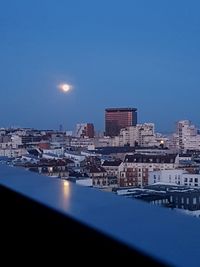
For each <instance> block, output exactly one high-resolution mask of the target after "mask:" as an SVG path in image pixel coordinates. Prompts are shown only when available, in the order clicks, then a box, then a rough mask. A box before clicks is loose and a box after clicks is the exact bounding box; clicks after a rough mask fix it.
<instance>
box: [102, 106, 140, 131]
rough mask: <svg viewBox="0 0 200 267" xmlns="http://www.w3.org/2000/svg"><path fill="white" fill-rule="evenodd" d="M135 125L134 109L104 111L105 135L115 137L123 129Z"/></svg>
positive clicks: (135, 112) (135, 110)
mask: <svg viewBox="0 0 200 267" xmlns="http://www.w3.org/2000/svg"><path fill="white" fill-rule="evenodd" d="M136 124H137V109H136V108H107V109H106V110H105V135H106V136H117V135H119V133H120V130H121V129H122V128H124V127H128V126H135V125H136Z"/></svg>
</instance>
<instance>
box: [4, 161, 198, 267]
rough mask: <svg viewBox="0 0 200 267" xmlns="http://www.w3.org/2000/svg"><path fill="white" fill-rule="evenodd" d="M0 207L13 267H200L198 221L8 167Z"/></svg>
mask: <svg viewBox="0 0 200 267" xmlns="http://www.w3.org/2000/svg"><path fill="white" fill-rule="evenodd" d="M0 203H1V206H0V207H1V208H0V214H1V215H0V221H1V229H2V235H1V239H0V240H1V244H3V249H2V250H1V257H2V259H3V257H4V256H5V255H9V256H8V257H6V260H7V262H9V260H13V257H14V256H13V257H12V255H16V254H15V253H17V258H14V259H15V265H16V264H17V262H19V263H21V262H22V261H25V257H28V259H29V260H28V262H27V266H28V265H29V264H30V263H33V262H34V263H35V264H37V262H38V265H41V264H42V265H43V264H45V266H46V264H47V263H53V262H54V263H55V262H56V264H57V265H56V266H59V265H60V264H63V265H66V264H67V263H68V264H69V261H70V262H71V261H73V265H76V264H77V262H79V261H80V262H81V264H82V265H86V264H87V265H92V266H94V265H98V264H101V265H102V264H104V265H108V263H110V264H112V265H114V264H117V266H118V265H119V263H120V262H122V263H123V266H126V264H129V265H130V266H132V265H133V266H134V265H137V266H138V265H142V264H143V266H151V265H152V266H185V267H186V266H187V267H188V266H190V267H192V266H199V265H200V263H199V255H200V220H199V219H196V218H193V217H190V216H187V215H182V214H177V213H174V212H173V211H171V210H167V209H164V208H161V207H155V206H152V205H150V204H146V203H143V202H140V201H138V200H132V199H126V198H123V197H121V196H117V195H114V194H112V193H108V192H101V191H99V190H98V189H94V188H85V187H81V186H78V185H76V184H73V183H70V182H68V181H63V180H60V179H56V178H49V177H46V176H40V175H38V174H36V173H32V172H29V171H26V170H24V169H20V168H15V167H9V166H6V165H0ZM1 247H2V246H1ZM2 259H1V260H2ZM2 266H3V265H2ZM70 266H71V265H70ZM98 266H99V265H98Z"/></svg>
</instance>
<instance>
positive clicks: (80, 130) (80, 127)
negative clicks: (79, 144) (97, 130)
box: [75, 123, 94, 138]
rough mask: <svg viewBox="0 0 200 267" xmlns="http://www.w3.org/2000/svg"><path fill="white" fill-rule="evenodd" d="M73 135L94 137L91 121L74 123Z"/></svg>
mask: <svg viewBox="0 0 200 267" xmlns="http://www.w3.org/2000/svg"><path fill="white" fill-rule="evenodd" d="M75 136H76V137H81V138H94V125H93V123H78V124H77V125H76V132H75Z"/></svg>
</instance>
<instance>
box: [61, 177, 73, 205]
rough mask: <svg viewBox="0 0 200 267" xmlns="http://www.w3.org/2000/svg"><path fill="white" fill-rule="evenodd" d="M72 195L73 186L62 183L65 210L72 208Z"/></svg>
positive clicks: (65, 182)
mask: <svg viewBox="0 0 200 267" xmlns="http://www.w3.org/2000/svg"><path fill="white" fill-rule="evenodd" d="M70 193H71V184H70V182H69V181H66V180H64V181H62V198H61V199H62V204H63V206H64V207H65V208H67V209H68V208H69V207H70Z"/></svg>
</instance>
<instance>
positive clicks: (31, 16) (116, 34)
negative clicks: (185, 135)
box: [0, 0, 200, 132]
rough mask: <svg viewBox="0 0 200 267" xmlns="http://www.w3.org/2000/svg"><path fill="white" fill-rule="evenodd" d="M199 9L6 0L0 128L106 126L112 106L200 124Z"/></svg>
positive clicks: (144, 117) (160, 123)
mask: <svg viewBox="0 0 200 267" xmlns="http://www.w3.org/2000/svg"><path fill="white" fill-rule="evenodd" d="M199 14H200V1H199V0H192V1H188V0H165V1H164V0H163V1H161V0H151V1H150V0H137V1H136V0H135V1H134V0H120V1H117V0H1V1H0V99H1V103H0V114H1V115H0V127H9V126H20V127H34V128H39V129H58V128H59V125H60V124H62V125H63V128H64V129H67V130H71V129H74V127H75V124H76V123H80V122H93V123H94V125H95V128H96V129H98V130H104V110H105V108H107V107H136V108H138V122H141V123H143V122H155V124H156V130H157V131H161V132H166V131H167V132H170V131H174V130H175V122H176V121H177V120H181V119H189V120H191V121H192V122H193V123H194V124H196V125H197V126H200V116H199V102H200V15H199ZM62 82H66V83H70V84H71V85H72V86H73V90H71V91H70V92H68V93H65V94H64V93H63V92H61V91H60V90H59V89H58V85H59V84H60V83H62Z"/></svg>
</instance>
